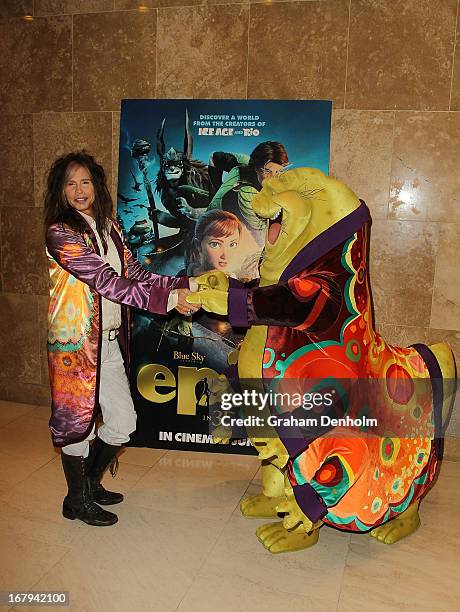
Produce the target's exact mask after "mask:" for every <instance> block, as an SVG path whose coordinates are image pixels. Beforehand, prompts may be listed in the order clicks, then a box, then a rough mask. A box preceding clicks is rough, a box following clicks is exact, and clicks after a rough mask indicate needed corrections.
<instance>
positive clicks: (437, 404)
mask: <svg viewBox="0 0 460 612" xmlns="http://www.w3.org/2000/svg"><path fill="white" fill-rule="evenodd" d="M411 347H412V348H414V349H415V350H416V351H417V353H418V354H419V355H420V357H421V358H422V359H423V361H424V362H425V365H426V367H427V368H428V372H429V374H430V379H431V388H432V390H433V410H434V438H435V439H434V449H435V452H436V457H437V458H438V459H441V458H442V438H443V431H442V404H443V402H444V389H443V385H442V372H441V368H440V367H439V363H438V360H437V359H436V356H435V354H434V353H433V351H432V350H431V349H430V348H429V347H428V346H427V345H426V344H411Z"/></svg>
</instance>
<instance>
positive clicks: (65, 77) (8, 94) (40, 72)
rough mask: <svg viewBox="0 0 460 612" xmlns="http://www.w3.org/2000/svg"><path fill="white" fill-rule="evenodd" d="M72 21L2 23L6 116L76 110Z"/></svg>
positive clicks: (0, 62) (0, 97) (0, 76)
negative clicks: (74, 102) (73, 78)
mask: <svg viewBox="0 0 460 612" xmlns="http://www.w3.org/2000/svg"><path fill="white" fill-rule="evenodd" d="M71 30H72V19H71V17H50V18H48V19H40V18H37V19H33V20H32V21H24V20H20V19H17V20H14V21H2V22H0V83H1V84H2V85H1V87H0V107H2V113H10V114H21V113H37V112H42V111H51V110H54V111H66V110H71V108H72V40H71Z"/></svg>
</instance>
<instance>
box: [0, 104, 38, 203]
mask: <svg viewBox="0 0 460 612" xmlns="http://www.w3.org/2000/svg"><path fill="white" fill-rule="evenodd" d="M0 142H1V143H2V146H1V147H0V168H1V169H2V171H1V173H0V206H1V205H5V206H29V205H33V184H34V148H33V132H32V115H3V114H2V121H1V122H0Z"/></svg>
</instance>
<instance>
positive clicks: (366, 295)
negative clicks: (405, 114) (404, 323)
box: [189, 168, 456, 553]
mask: <svg viewBox="0 0 460 612" xmlns="http://www.w3.org/2000/svg"><path fill="white" fill-rule="evenodd" d="M252 206H253V209H254V212H255V213H256V214H257V215H259V216H260V217H261V218H263V219H266V220H270V221H269V222H268V231H267V239H266V243H265V253H264V259H263V263H262V265H261V267H260V282H259V285H258V286H257V287H254V286H252V288H248V287H244V286H240V287H235V286H234V283H232V285H230V286H229V282H228V279H227V278H226V277H225V275H224V274H223V273H221V272H219V271H214V272H211V273H207V274H204V275H202V276H201V277H200V278H199V282H200V286H201V291H200V292H199V293H197V294H195V295H194V296H190V298H189V301H190V302H191V303H194V304H201V305H202V306H203V307H204V308H205V309H206V310H212V311H214V312H218V313H220V314H226V313H228V315H229V320H230V323H232V325H236V326H238V327H241V326H244V327H246V328H249V329H248V331H247V333H246V336H245V339H244V341H243V344H242V346H241V349H240V351H239V358H238V375H239V378H240V379H241V380H243V379H245V380H248V379H251V380H253V381H261V382H262V383H263V385H264V388H265V390H268V388H269V387H270V385H271V384H272V383H273V382H274V381H276V383H277V384H278V385H281V387H282V385H283V383H284V382H286V384H287V383H289V382H290V381H298V382H299V385H300V386H301V387H302V386H303V390H304V391H305V390H307V391H308V390H309V388H308V384H309V381H318V380H319V381H323V383H322V384H324V386H325V388H326V387H327V389H332V391H335V390H337V391H339V393H337V396H336V397H337V400H336V407H337V408H338V407H340V409H341V411H342V414H346V415H347V416H348V417H350V418H351V419H352V420H354V421H356V423H358V422H359V423H362V422H365V420H364V421H363V417H365V416H366V415H376V416H378V421H379V425H378V426H377V427H376V428H375V429H373V430H367V429H366V428H365V427H364V428H362V427H355V428H354V430H353V428H352V430H351V435H350V428H347V429H345V428H343V427H333V428H332V429H331V428H330V431H329V432H328V433H327V435H317V436H316V437H313V438H312V437H309V436H308V435H307V434H306V432H305V431H303V430H302V429H301V428H299V427H297V426H296V425H295V424H294V425H292V424H291V423H295V421H293V420H292V418H293V417H295V416H296V415H298V413H299V412H302V409H300V410H294V411H292V410H291V409H289V410H287V411H286V410H283V409H282V408H281V407H280V406H279V405H275V406H272V407H271V408H272V416H273V418H274V420H273V421H272V422H273V423H275V424H276V425H275V426H276V430H277V432H278V436H276V435H274V437H272V438H268V437H267V438H265V439H264V438H261V437H257V432H256V433H254V431H253V434H252V442H253V444H254V445H255V447H256V448H257V450H258V452H259V459H261V461H262V487H263V493H262V494H261V495H256V496H253V497H250V498H247V499H245V500H243V501H242V503H241V510H242V512H243V514H244V515H245V516H251V517H276V516H277V513H278V512H283V513H285V516H284V520H283V521H282V522H275V523H269V524H267V525H263V526H262V527H259V529H258V530H257V536H258V538H259V540H260V541H261V543H262V544H263V545H264V546H265V548H267V549H268V550H269V551H270V552H273V553H276V552H286V551H292V550H298V549H302V548H308V547H310V546H312V545H313V544H315V543H316V542H317V540H318V536H319V528H320V527H321V526H322V525H323V524H326V525H330V526H333V527H336V528H338V529H341V530H344V531H356V532H367V531H369V532H370V533H371V535H372V536H373V537H375V538H376V539H377V540H379V541H381V542H385V543H387V544H391V543H394V542H397V541H398V540H400V539H401V538H403V537H405V536H407V535H409V534H410V533H412V532H413V531H415V530H416V529H417V528H418V526H419V524H420V519H419V515H418V506H419V503H420V500H421V498H422V497H423V495H424V494H425V493H426V491H427V489H428V487H429V486H430V484H431V483H433V481H434V478H435V473H436V467H437V463H438V460H439V459H440V456H441V447H440V437H441V435H442V431H443V426H444V425H445V423H446V420H447V417H448V414H449V410H450V407H451V404H452V401H453V396H454V391H455V377H456V370H455V363H454V359H453V355H452V352H451V350H450V348H449V347H448V345H447V344H444V343H440V344H435V345H433V346H431V347H427V346H425V345H421V344H417V345H414V346H412V347H408V348H402V347H396V346H392V345H390V344H388V343H386V342H385V340H384V339H383V338H382V337H381V336H380V335H379V334H378V333H377V332H376V331H375V329H374V327H373V316H372V302H371V293H370V284H369V277H368V271H367V251H368V239H369V226H370V216H369V211H368V209H367V207H366V205H365V204H364V203H363V202H360V201H359V200H358V198H357V197H356V196H355V194H354V193H353V192H352V191H350V189H348V188H347V187H346V186H345V185H344V184H342V183H340V182H339V181H337V180H335V179H332V178H330V177H327V176H325V175H324V174H322V173H321V172H320V171H318V170H314V169H307V168H302V169H298V170H292V171H288V172H286V173H285V174H283V175H282V176H279V177H276V178H273V179H271V180H269V181H266V182H265V183H264V186H263V189H262V191H261V192H260V193H259V194H258V195H257V196H256V197H254V198H253V200H252ZM363 380H364V381H366V384H368V385H369V387H367V389H368V390H369V389H371V390H373V392H367V393H366V392H365V393H355V392H354V390H355V389H356V388H359V387H360V385H359V384H358V383H359V382H360V381H363ZM344 381H346V383H345V389H344V388H343V382H344ZM340 390H341V392H340ZM272 422H271V423H272ZM398 433H399V434H400V435H398ZM249 434H250V435H251V431H250V430H249ZM220 435H222V434H220ZM259 436H260V434H259ZM395 518H397V520H392V519H395Z"/></svg>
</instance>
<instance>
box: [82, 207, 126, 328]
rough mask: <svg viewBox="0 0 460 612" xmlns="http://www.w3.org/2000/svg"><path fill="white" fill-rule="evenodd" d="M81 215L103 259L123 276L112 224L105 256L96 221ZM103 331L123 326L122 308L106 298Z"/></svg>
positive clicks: (107, 235) (104, 299)
mask: <svg viewBox="0 0 460 612" xmlns="http://www.w3.org/2000/svg"><path fill="white" fill-rule="evenodd" d="M78 212H79V213H80V215H81V216H82V217H83V218H84V219H85V221H87V222H88V224H89V226H90V227H91V229H92V230H93V232H94V235H95V236H96V240H97V244H98V247H99V252H100V255H101V257H102V259H103V260H104V261H105V262H106V263H108V264H109V266H110V267H111V268H113V269H114V270H115V272H116V273H117V274H118V275H119V276H121V261H120V257H119V255H118V251H117V247H116V246H115V243H114V242H113V240H112V238H111V236H110V229H111V224H110V226H109V228H110V229H109V232H108V233H107V234H106V235H105V240H106V242H107V253H106V254H104V247H103V246H102V240H101V237H100V235H99V233H98V231H97V229H96V221H95V220H94V219H93V218H92V217H90V216H89V215H87V214H86V213H83V212H81V211H78ZM101 299H102V331H103V332H104V331H107V330H109V329H118V328H119V327H120V326H121V306H120V304H117V303H115V302H112V301H111V300H107V299H106V298H105V297H102V296H101Z"/></svg>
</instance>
